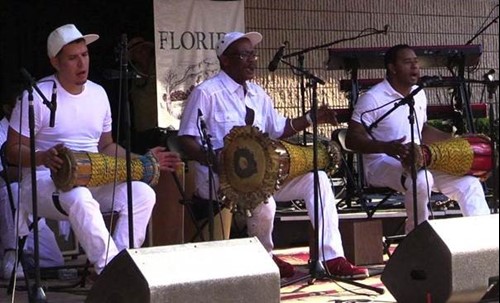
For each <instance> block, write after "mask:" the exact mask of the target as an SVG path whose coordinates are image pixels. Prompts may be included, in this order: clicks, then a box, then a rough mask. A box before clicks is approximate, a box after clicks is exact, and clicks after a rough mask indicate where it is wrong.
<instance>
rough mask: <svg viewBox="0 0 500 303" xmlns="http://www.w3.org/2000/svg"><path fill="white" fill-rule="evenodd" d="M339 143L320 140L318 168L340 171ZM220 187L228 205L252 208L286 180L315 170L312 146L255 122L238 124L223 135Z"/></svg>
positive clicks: (333, 171)
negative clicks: (280, 137) (271, 132)
mask: <svg viewBox="0 0 500 303" xmlns="http://www.w3.org/2000/svg"><path fill="white" fill-rule="evenodd" d="M340 159H341V154H340V147H339V146H338V144H337V143H335V142H322V144H318V169H322V170H325V171H326V172H327V173H329V174H333V173H335V172H336V171H337V169H338V165H339V163H340ZM220 161H221V163H220V166H219V167H220V169H219V170H220V171H219V176H220V190H221V193H222V194H223V195H224V197H225V199H226V201H227V204H228V205H226V206H228V207H230V208H232V209H233V210H234V208H236V209H237V210H238V211H244V212H246V213H248V211H251V210H253V209H254V208H255V207H257V206H258V205H259V204H260V203H262V202H266V201H267V199H268V198H269V197H270V196H271V195H272V194H273V193H274V192H275V191H276V190H278V189H279V188H280V186H281V185H282V184H284V183H286V182H287V181H289V180H291V179H293V178H295V177H297V176H300V175H303V174H305V173H307V172H309V171H311V170H313V168H314V167H313V148H312V147H311V146H300V145H296V144H291V143H288V142H285V141H281V140H273V139H271V138H269V137H268V135H267V134H264V133H262V132H261V131H260V130H259V129H258V128H256V127H253V126H239V127H238V126H237V127H234V128H233V129H232V130H231V132H230V133H229V134H228V135H226V137H225V138H224V148H223V149H222V152H221V155H220Z"/></svg>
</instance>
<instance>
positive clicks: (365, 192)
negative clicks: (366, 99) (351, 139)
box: [332, 128, 397, 219]
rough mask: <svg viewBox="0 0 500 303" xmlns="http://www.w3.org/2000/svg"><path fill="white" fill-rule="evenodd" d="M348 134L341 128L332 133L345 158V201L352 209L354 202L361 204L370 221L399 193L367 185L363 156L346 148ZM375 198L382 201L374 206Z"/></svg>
mask: <svg viewBox="0 0 500 303" xmlns="http://www.w3.org/2000/svg"><path fill="white" fill-rule="evenodd" d="M346 133H347V129H345V128H339V129H336V130H334V131H333V132H332V140H334V141H335V142H337V143H338V144H339V145H340V146H341V147H342V155H343V156H342V163H341V164H340V170H341V171H342V172H343V173H344V175H345V179H346V182H345V183H346V184H345V187H346V194H345V198H344V199H345V202H346V204H347V205H348V207H352V202H357V203H359V205H360V206H361V208H362V209H363V210H364V211H365V212H366V214H367V216H368V218H369V219H370V218H372V217H373V215H374V214H375V212H376V211H377V210H378V209H379V208H380V207H381V206H382V205H383V204H384V203H386V202H387V201H388V200H389V199H390V198H391V197H393V196H394V195H395V194H397V191H395V190H393V189H391V188H388V187H371V186H368V185H367V184H366V182H365V179H364V170H363V160H362V156H361V155H360V154H359V153H357V152H355V151H353V150H351V149H348V148H347V147H346V145H345V137H346ZM375 197H378V198H380V201H379V202H378V203H376V204H375V205H373V203H372V201H373V200H374V198H375Z"/></svg>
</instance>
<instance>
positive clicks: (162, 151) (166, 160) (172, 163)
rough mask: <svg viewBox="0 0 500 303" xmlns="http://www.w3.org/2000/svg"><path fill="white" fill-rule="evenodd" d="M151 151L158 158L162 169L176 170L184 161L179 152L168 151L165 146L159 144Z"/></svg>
mask: <svg viewBox="0 0 500 303" xmlns="http://www.w3.org/2000/svg"><path fill="white" fill-rule="evenodd" d="M150 151H151V153H152V154H153V155H154V156H155V158H156V160H158V163H159V164H160V170H165V171H170V172H175V171H176V170H177V168H178V167H179V165H180V164H181V162H182V160H181V156H180V155H179V154H178V153H176V152H171V151H167V150H166V148H165V147H161V146H157V147H154V148H152V149H151V150H150Z"/></svg>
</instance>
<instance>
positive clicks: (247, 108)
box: [179, 32, 368, 279]
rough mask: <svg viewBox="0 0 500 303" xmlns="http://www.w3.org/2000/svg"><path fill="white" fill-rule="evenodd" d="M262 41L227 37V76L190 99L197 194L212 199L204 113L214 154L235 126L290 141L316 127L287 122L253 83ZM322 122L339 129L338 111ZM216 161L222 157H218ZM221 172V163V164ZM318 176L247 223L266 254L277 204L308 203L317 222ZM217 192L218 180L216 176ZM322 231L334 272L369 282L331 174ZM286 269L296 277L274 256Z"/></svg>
mask: <svg viewBox="0 0 500 303" xmlns="http://www.w3.org/2000/svg"><path fill="white" fill-rule="evenodd" d="M261 40H262V35H261V34H260V33H257V32H249V33H246V34H244V33H240V32H231V33H227V34H225V35H224V36H223V37H222V38H221V39H220V40H219V42H218V43H217V45H216V49H215V51H216V54H217V57H218V58H219V62H220V67H221V71H220V73H219V74H217V75H216V76H214V77H213V78H211V79H208V80H206V81H205V82H203V83H202V84H200V85H199V86H198V87H196V88H195V89H194V90H193V91H192V92H191V94H190V96H189V99H188V101H187V104H186V107H185V109H184V112H183V114H182V119H181V123H180V129H179V136H181V142H182V144H183V146H184V149H185V152H186V154H187V155H188V156H189V157H190V158H192V159H195V160H197V161H198V163H196V166H195V170H196V173H195V174H196V195H199V196H200V197H201V198H203V199H208V198H209V181H208V168H207V166H206V165H207V164H206V163H207V161H206V158H207V157H206V153H205V152H204V151H203V149H202V148H201V142H202V138H200V131H199V129H200V125H199V118H198V115H199V112H201V113H202V114H203V118H204V120H205V122H206V127H207V133H208V134H210V139H211V142H212V145H213V148H214V150H219V149H221V148H223V146H224V137H225V136H226V135H227V134H228V133H229V132H230V130H231V129H232V128H233V127H234V126H244V125H252V126H254V127H257V128H259V129H260V130H261V131H263V132H264V133H267V134H269V137H270V138H271V139H283V138H287V137H290V136H292V135H294V134H296V133H298V132H300V131H303V130H304V129H305V128H307V127H308V126H310V125H311V122H312V117H311V115H310V114H309V113H308V114H306V115H304V116H302V117H298V118H295V119H291V118H286V117H284V116H283V115H282V114H280V113H279V112H278V111H277V110H276V109H275V108H274V106H273V103H272V100H271V98H270V97H269V95H268V94H267V93H266V92H265V91H264V90H263V89H262V88H261V87H260V86H258V85H256V84H255V83H253V82H251V81H250V80H251V79H253V77H254V74H255V69H256V61H257V58H258V57H257V54H256V52H255V46H256V45H257V44H258V43H260V41H261ZM317 121H318V123H331V124H334V125H336V124H337V120H336V117H335V112H334V111H333V110H332V109H328V108H327V107H321V108H320V109H318V115H317ZM214 158H216V157H214ZM215 167H216V168H217V163H216V165H215ZM313 176H314V174H313V173H306V174H304V175H302V176H299V177H296V178H294V179H292V180H290V181H288V182H287V183H285V184H283V185H282V186H281V187H280V189H279V190H278V191H276V192H275V193H274V194H273V196H272V197H271V198H269V199H268V201H267V202H268V203H262V204H260V205H259V206H257V208H256V209H255V210H254V211H253V212H252V216H251V217H249V218H248V219H247V229H248V233H249V235H250V236H256V237H257V238H258V239H259V240H260V242H261V243H262V244H263V246H264V247H265V248H266V250H267V251H268V252H269V253H270V254H272V250H273V240H272V230H273V221H274V215H275V210H276V202H275V201H291V200H304V201H305V204H306V207H307V210H308V213H309V217H310V219H311V222H313V224H314V221H315V220H314V186H313V184H314V183H313ZM215 182H216V183H217V185H216V186H217V187H218V186H219V185H218V183H219V179H218V176H217V175H216V176H215ZM319 183H320V199H319V202H320V203H322V204H321V205H320V206H319V210H320V212H321V213H320V216H319V218H318V222H319V226H320V227H324V228H320V232H319V241H318V242H319V243H318V247H317V251H318V252H319V260H321V261H323V264H324V265H325V268H326V269H327V270H328V272H329V273H330V274H331V275H333V276H337V277H343V278H352V279H362V278H366V277H368V270H367V269H366V268H362V267H356V266H353V265H352V264H351V263H349V261H347V260H346V259H345V258H344V251H343V248H342V240H341V238H340V232H339V229H338V214H337V210H336V206H335V197H334V194H333V190H332V187H331V185H330V180H329V178H328V176H327V175H326V173H325V172H323V171H320V172H319ZM273 259H274V261H275V262H276V264H277V265H278V267H279V269H280V274H281V277H290V276H293V275H294V268H293V266H291V265H290V264H288V263H286V262H284V261H283V260H280V259H279V258H277V257H276V256H273Z"/></svg>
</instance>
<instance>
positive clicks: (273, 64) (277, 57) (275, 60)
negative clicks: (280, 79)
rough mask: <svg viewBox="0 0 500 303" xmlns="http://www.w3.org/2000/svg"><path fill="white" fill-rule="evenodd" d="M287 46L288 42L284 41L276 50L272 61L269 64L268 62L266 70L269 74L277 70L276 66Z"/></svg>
mask: <svg viewBox="0 0 500 303" xmlns="http://www.w3.org/2000/svg"><path fill="white" fill-rule="evenodd" d="M287 45H288V41H284V42H283V43H282V44H281V46H280V47H279V48H278V51H277V52H276V53H275V54H274V57H273V59H272V60H271V62H269V65H268V66H267V69H268V70H269V71H270V72H274V71H275V70H276V69H277V68H278V64H279V63H280V61H281V58H283V54H284V53H285V48H286V46H287Z"/></svg>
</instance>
